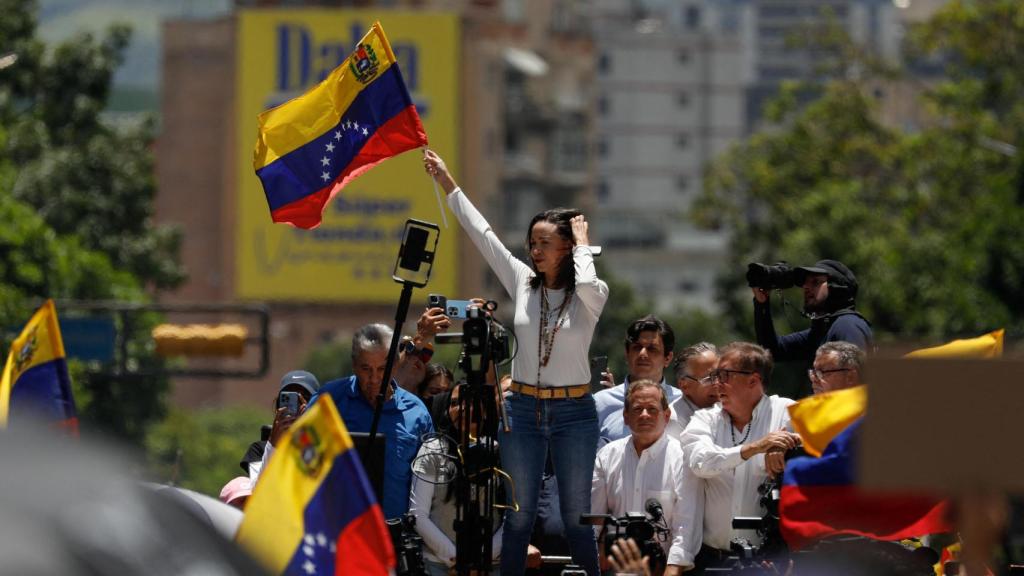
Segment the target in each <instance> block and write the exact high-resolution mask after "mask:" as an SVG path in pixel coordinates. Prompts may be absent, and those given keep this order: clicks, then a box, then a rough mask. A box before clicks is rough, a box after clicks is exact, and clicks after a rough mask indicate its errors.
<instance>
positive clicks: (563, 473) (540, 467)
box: [498, 394, 599, 576]
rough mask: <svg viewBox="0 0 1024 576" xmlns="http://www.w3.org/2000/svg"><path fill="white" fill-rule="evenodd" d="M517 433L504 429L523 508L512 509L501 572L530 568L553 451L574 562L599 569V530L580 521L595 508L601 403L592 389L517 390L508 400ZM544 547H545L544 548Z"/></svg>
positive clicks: (505, 457) (504, 456) (511, 575)
mask: <svg viewBox="0 0 1024 576" xmlns="http://www.w3.org/2000/svg"><path fill="white" fill-rule="evenodd" d="M505 412H506V416H507V418H508V422H509V425H510V426H511V428H512V431H511V433H508V434H506V433H505V432H504V431H503V430H501V429H499V433H498V436H499V440H498V441H499V442H500V444H501V462H502V468H503V469H504V470H505V472H507V473H508V474H509V476H511V478H512V481H513V482H514V483H515V496H516V500H517V501H518V502H519V511H518V512H513V511H512V510H507V511H506V514H505V532H504V536H503V538H502V541H501V573H502V574H505V575H506V576H519V575H521V574H523V573H524V572H525V571H526V547H527V545H528V544H529V542H530V533H531V532H532V530H533V522H534V520H535V519H536V517H537V499H538V496H539V493H540V486H541V480H542V478H543V475H544V463H545V461H546V459H547V453H548V451H550V452H551V463H552V464H553V466H554V469H555V477H556V479H557V480H558V492H559V497H560V500H561V508H562V510H561V513H562V523H563V524H564V525H565V536H566V539H567V540H568V541H569V549H570V551H571V554H572V559H573V562H574V563H575V564H577V565H579V566H581V567H582V568H584V569H585V570H586V571H587V574H589V575H591V576H597V575H598V573H599V572H598V564H597V544H596V541H595V539H594V530H593V528H591V527H590V526H584V525H582V524H580V514H587V513H589V512H590V485H591V482H592V480H593V475H594V458H595V457H596V455H597V437H598V424H597V409H596V408H595V406H594V397H593V396H591V395H590V394H587V395H586V396H583V397H582V398H565V399H558V400H537V399H536V398H534V397H532V396H526V395H525V394H512V395H511V396H510V397H509V398H508V399H507V400H506V401H505ZM541 552H542V553H543V552H544V551H543V550H541Z"/></svg>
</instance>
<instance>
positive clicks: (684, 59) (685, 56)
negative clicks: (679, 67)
mask: <svg viewBox="0 0 1024 576" xmlns="http://www.w3.org/2000/svg"><path fill="white" fill-rule="evenodd" d="M676 60H678V61H679V63H680V64H689V62H690V51H689V50H687V49H686V48H680V49H679V51H678V52H676Z"/></svg>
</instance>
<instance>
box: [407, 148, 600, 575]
mask: <svg viewBox="0 0 1024 576" xmlns="http://www.w3.org/2000/svg"><path fill="white" fill-rule="evenodd" d="M423 164H424V168H425V169H426V172H427V174H429V175H430V176H431V177H432V178H433V179H434V181H435V182H437V183H438V184H439V185H440V186H441V187H442V188H444V191H445V193H446V194H447V195H448V205H449V207H450V208H451V209H452V212H454V213H455V216H456V218H458V220H459V224H461V225H462V228H463V229H464V230H465V231H466V233H467V234H469V237H470V239H471V240H472V241H473V243H474V244H475V245H476V247H477V249H478V250H480V253H481V254H482V255H483V257H484V259H485V260H487V263H488V264H489V265H490V267H491V270H493V271H494V273H495V275H497V277H498V279H499V280H500V281H501V284H502V286H503V287H504V288H505V291H506V292H507V293H508V294H509V296H511V297H512V300H513V302H514V307H515V310H514V313H513V317H514V319H515V334H516V338H517V340H518V342H519V353H518V354H517V355H516V357H515V359H514V360H513V361H512V380H513V383H512V394H511V395H510V396H509V397H508V398H507V399H506V400H505V414H506V423H507V424H508V425H509V427H510V431H509V432H506V431H505V430H504V429H499V438H498V441H499V442H500V444H501V453H502V465H503V467H504V469H505V471H506V472H508V474H509V475H510V476H511V478H512V482H513V484H514V485H515V490H516V495H517V499H518V501H519V505H520V506H519V510H518V511H512V510H509V511H508V513H507V514H506V518H505V536H504V540H503V542H502V550H503V553H502V556H501V572H502V574H505V576H519V575H521V574H523V572H524V571H525V569H526V566H525V560H526V551H527V544H528V543H529V540H530V533H531V531H532V530H533V523H534V520H535V517H536V514H537V500H538V497H539V492H540V486H541V480H542V477H543V475H544V462H545V459H546V458H547V456H548V454H549V453H550V456H551V462H552V464H553V465H554V469H555V477H556V478H557V479H558V492H559V495H560V497H561V498H560V504H561V512H562V520H563V522H564V524H565V530H566V537H567V539H568V540H569V546H570V549H571V550H572V557H573V562H574V563H576V564H578V565H580V566H582V567H583V568H584V569H586V571H587V573H588V574H590V575H591V576H596V575H597V573H598V565H597V544H596V542H595V541H594V532H593V531H592V530H591V529H590V527H588V526H582V525H580V524H579V518H580V515H581V514H584V513H587V512H588V511H589V508H590V499H589V497H588V495H589V494H590V491H589V487H590V481H591V476H592V474H593V471H594V457H595V456H596V454H597V439H598V422H597V410H596V408H595V406H594V397H593V395H591V393H590V362H589V359H588V357H587V352H588V351H589V349H590V342H591V340H592V339H593V336H594V328H595V327H596V326H597V320H598V318H599V317H600V315H601V311H602V310H603V309H604V305H605V302H606V301H607V300H608V285H607V284H605V283H604V281H602V280H601V279H600V278H598V277H597V271H596V269H595V267H594V254H593V252H592V251H591V247H590V240H589V236H588V228H589V226H588V224H587V221H586V219H585V218H584V217H583V214H581V213H580V212H579V211H578V210H573V209H553V210H545V211H544V212H541V213H539V214H537V215H536V216H534V217H533V220H532V221H531V222H530V227H529V229H528V230H527V236H526V242H527V249H528V251H529V256H530V264H529V265H527V264H526V263H524V262H522V261H520V260H519V259H517V258H516V257H515V256H513V255H512V253H511V252H510V251H509V250H508V248H506V247H505V245H504V244H502V243H501V240H499V239H498V236H497V235H496V234H495V233H494V230H493V229H492V228H491V226H490V224H488V223H487V221H486V220H485V219H484V217H483V215H481V214H480V212H479V211H478V210H477V209H476V207H474V206H473V204H472V203H471V202H470V201H469V198H467V197H466V194H465V193H464V192H463V191H462V189H461V188H459V186H458V185H457V184H456V183H455V180H454V179H453V178H452V176H451V174H450V173H449V172H448V168H447V167H446V166H445V164H444V161H443V160H441V157H440V156H438V155H437V154H435V153H434V152H433V151H430V150H427V151H425V152H424V157H423Z"/></svg>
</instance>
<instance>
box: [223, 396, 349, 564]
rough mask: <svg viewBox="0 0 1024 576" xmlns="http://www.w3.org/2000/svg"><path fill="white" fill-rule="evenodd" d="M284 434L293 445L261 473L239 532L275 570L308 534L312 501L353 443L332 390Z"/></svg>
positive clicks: (279, 452) (277, 450)
mask: <svg viewBox="0 0 1024 576" xmlns="http://www.w3.org/2000/svg"><path fill="white" fill-rule="evenodd" d="M303 434H307V436H305V437H303V436H302V435H303ZM310 434H312V435H315V441H314V442H313V443H312V444H311V443H309V442H308V441H307V440H308V439H309V435H310ZM284 439H285V440H287V441H288V442H287V444H284V445H283V446H280V447H275V450H274V454H273V455H272V456H271V458H270V462H269V463H268V464H267V468H266V470H263V472H262V473H261V474H260V478H259V481H258V482H257V484H256V490H255V491H254V492H253V494H252V496H250V497H249V500H248V502H247V503H246V505H245V517H244V518H243V520H242V525H241V526H239V528H238V534H237V535H236V537H235V539H236V540H237V541H238V543H239V544H241V545H242V546H244V547H245V548H246V549H247V550H249V551H250V552H251V553H252V554H253V556H255V557H256V558H257V559H259V560H260V561H261V562H262V563H263V565H264V566H266V567H267V569H268V570H270V571H271V572H272V573H275V574H280V573H282V572H283V571H284V569H285V568H286V567H287V566H288V563H289V561H290V560H291V559H292V556H293V555H294V553H295V550H296V549H297V548H298V546H299V543H300V541H301V540H302V538H303V536H304V535H305V528H304V527H305V522H304V518H303V515H304V513H305V510H306V505H307V504H308V503H309V501H310V500H311V499H312V498H313V496H314V495H315V494H316V492H317V490H319V489H320V485H321V484H322V483H323V480H324V478H326V477H327V474H328V473H329V472H330V471H331V466H332V465H333V464H334V460H335V458H337V457H338V455H340V454H342V453H343V452H345V451H347V450H349V449H351V448H352V439H351V438H350V437H349V435H348V430H347V429H346V428H345V424H344V423H343V422H342V420H341V417H340V416H339V415H338V409H337V408H336V407H335V405H334V401H333V400H332V399H331V395H330V394H324V395H322V396H320V397H319V399H318V400H317V401H316V402H314V403H313V404H312V405H311V406H310V407H309V408H308V409H307V410H306V412H305V413H304V414H303V415H302V416H301V417H300V418H299V419H298V420H296V421H295V423H294V424H292V427H291V429H290V430H289V431H288V434H287V436H285V437H284Z"/></svg>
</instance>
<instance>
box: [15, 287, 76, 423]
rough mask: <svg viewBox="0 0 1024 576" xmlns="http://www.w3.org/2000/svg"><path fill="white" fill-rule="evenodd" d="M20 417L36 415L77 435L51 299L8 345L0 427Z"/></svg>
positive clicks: (58, 329)
mask: <svg viewBox="0 0 1024 576" xmlns="http://www.w3.org/2000/svg"><path fill="white" fill-rule="evenodd" d="M22 416H36V417H38V418H40V419H42V420H46V421H50V422H53V423H55V424H56V425H57V426H58V427H59V428H64V429H66V430H67V431H68V432H69V433H70V434H71V435H73V436H75V435H77V434H78V412H77V411H76V410H75V399H74V397H72V395H71V377H70V376H69V375H68V364H67V360H66V359H65V357H64V341H63V340H61V337H60V326H59V325H58V324H57V309H56V308H55V307H54V305H53V300H47V301H46V303H45V304H43V306H42V307H41V308H40V309H39V310H37V311H36V313H35V314H33V315H32V319H31V320H29V321H28V324H26V325H25V328H24V329H23V330H22V331H21V334H20V335H19V336H18V337H17V338H16V339H15V340H14V342H12V343H11V351H10V353H9V354H8V355H7V365H6V366H4V373H3V378H2V379H0V427H6V426H7V424H8V422H9V421H10V419H11V418H12V417H13V418H14V419H15V421H18V420H20V418H21V417H22Z"/></svg>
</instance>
